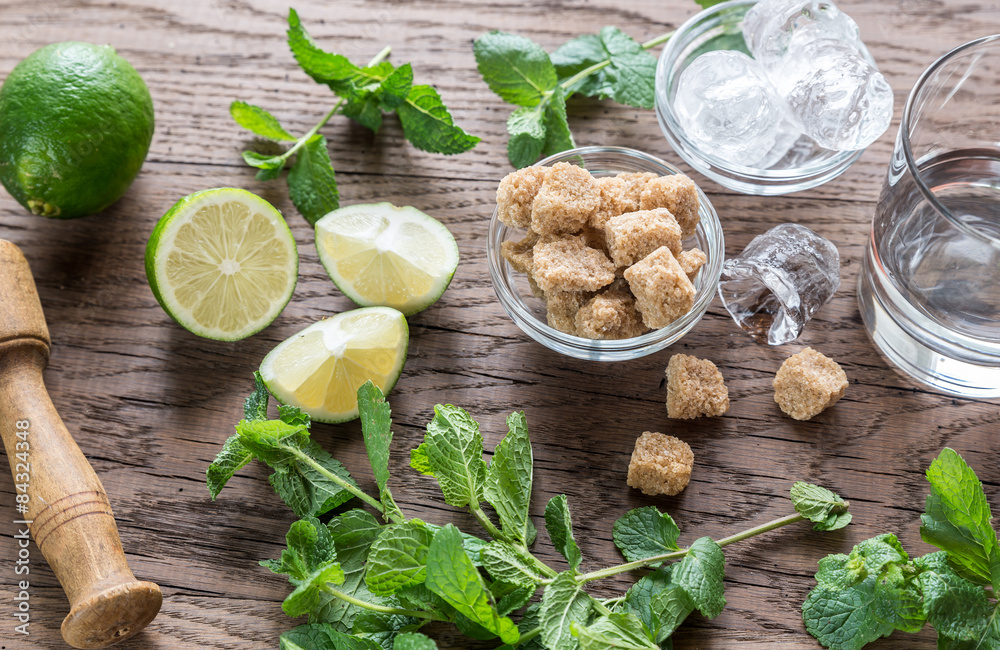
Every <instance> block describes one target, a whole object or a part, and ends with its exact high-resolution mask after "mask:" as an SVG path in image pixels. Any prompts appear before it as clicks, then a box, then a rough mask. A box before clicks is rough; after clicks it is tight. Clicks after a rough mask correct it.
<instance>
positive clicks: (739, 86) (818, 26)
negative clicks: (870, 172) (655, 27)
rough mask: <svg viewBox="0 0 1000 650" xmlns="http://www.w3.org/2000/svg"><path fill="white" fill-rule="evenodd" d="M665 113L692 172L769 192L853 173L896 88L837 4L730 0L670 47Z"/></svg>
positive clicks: (692, 23)
mask: <svg viewBox="0 0 1000 650" xmlns="http://www.w3.org/2000/svg"><path fill="white" fill-rule="evenodd" d="M656 115H657V119H658V120H659V122H660V127H661V128H662V129H663V133H664V135H665V136H666V138H667V140H668V141H669V143H670V145H671V146H672V147H673V148H674V150H675V151H676V152H677V154H678V155H679V156H680V157H681V158H683V159H684V160H685V161H686V162H687V163H688V164H689V165H691V166H692V167H693V168H694V169H697V170H698V171H699V172H701V173H702V174H704V175H705V176H707V177H709V178H711V179H712V180H714V181H716V182H717V183H719V184H720V185H723V186H725V187H728V188H730V189H732V190H735V191H737V192H742V193H745V194H756V195H765V196H771V195H778V194H787V193H790V192H797V191H800V190H804V189H808V188H810V187H815V186H817V185H821V184H822V183H825V182H827V181H829V180H831V179H833V178H836V177H837V176H839V175H840V174H842V173H844V171H846V170H847V168H848V167H850V166H851V165H852V164H853V163H854V162H855V161H856V160H857V159H858V158H860V157H861V154H862V153H863V151H864V148H865V147H867V146H868V145H869V144H871V143H872V142H873V141H875V140H876V139H877V138H878V137H879V136H880V135H882V133H883V132H885V130H886V129H887V128H888V126H889V123H890V122H891V120H892V89H891V88H890V87H889V85H888V83H886V81H885V78H884V77H883V76H882V75H881V74H880V73H879V72H878V68H877V66H876V65H875V61H874V59H872V56H871V54H870V53H869V52H868V49H867V48H866V47H865V46H864V43H862V42H861V38H860V35H859V31H858V27H857V24H856V23H855V22H854V21H853V20H852V19H851V18H850V17H849V16H848V15H847V14H845V13H843V12H842V11H840V10H839V9H837V7H836V6H835V5H834V4H833V3H832V2H829V1H828V0H761V1H760V2H757V1H756V0H730V1H729V2H723V3H721V4H717V5H714V6H712V7H710V8H709V9H706V10H705V11H702V12H701V13H699V14H696V15H695V16H693V17H692V18H691V19H690V20H688V21H687V22H685V23H684V24H683V25H681V27H680V28H678V29H677V31H676V33H675V34H674V36H673V38H671V39H670V41H669V42H668V43H667V45H666V47H665V48H664V50H663V52H662V53H661V55H660V59H659V62H658V64H657V70H656Z"/></svg>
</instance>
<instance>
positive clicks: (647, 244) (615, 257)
mask: <svg viewBox="0 0 1000 650" xmlns="http://www.w3.org/2000/svg"><path fill="white" fill-rule="evenodd" d="M604 233H605V234H606V235H607V241H608V251H609V252H610V253H611V261H612V262H614V263H615V266H616V267H622V266H629V265H632V264H635V263H636V262H638V261H639V260H641V259H642V258H644V257H646V256H647V255H649V254H650V253H652V252H653V251H655V250H656V249H657V248H659V247H661V246H666V247H667V248H669V249H670V252H671V253H673V254H675V255H676V254H678V253H680V252H681V227H680V225H678V223H677V220H676V219H674V215H672V214H671V213H670V210H667V209H666V208H656V209H653V210H640V211H638V212H628V213H626V214H622V215H619V216H617V217H612V218H611V219H609V220H608V222H607V223H606V224H605V226H604Z"/></svg>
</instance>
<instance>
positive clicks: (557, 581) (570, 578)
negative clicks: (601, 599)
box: [539, 571, 593, 650]
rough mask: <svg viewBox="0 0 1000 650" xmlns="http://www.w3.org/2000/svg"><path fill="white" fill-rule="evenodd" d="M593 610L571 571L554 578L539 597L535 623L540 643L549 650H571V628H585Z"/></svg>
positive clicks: (575, 644)
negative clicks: (539, 627)
mask: <svg viewBox="0 0 1000 650" xmlns="http://www.w3.org/2000/svg"><path fill="white" fill-rule="evenodd" d="M592 607H593V604H592V603H591V599H590V596H588V595H587V593H586V592H585V591H583V590H582V589H581V588H580V585H578V584H577V582H576V574H575V572H573V571H565V572H563V573H560V574H559V575H558V576H556V577H555V578H554V579H553V580H552V583H551V584H549V586H547V587H546V588H545V591H544V592H543V593H542V608H541V610H540V612H539V622H540V623H541V627H542V635H541V636H542V640H543V641H544V642H545V646H546V647H547V648H549V649H550V650H572V649H573V648H575V647H576V646H577V642H576V639H575V638H574V637H573V634H572V627H573V624H574V623H576V624H577V625H585V624H586V623H587V619H588V618H589V617H590V611H591V608H592Z"/></svg>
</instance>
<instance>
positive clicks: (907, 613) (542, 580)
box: [208, 68, 992, 650]
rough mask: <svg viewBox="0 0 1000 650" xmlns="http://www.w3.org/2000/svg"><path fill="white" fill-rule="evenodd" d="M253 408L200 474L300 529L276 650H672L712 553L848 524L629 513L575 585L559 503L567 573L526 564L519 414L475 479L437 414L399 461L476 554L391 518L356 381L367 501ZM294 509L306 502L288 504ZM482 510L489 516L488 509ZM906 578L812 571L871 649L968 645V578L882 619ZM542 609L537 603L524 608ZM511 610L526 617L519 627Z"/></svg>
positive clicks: (444, 418)
mask: <svg viewBox="0 0 1000 650" xmlns="http://www.w3.org/2000/svg"><path fill="white" fill-rule="evenodd" d="M321 72H322V73H323V74H326V75H328V76H327V77H326V78H329V79H331V80H333V81H335V82H336V83H346V82H343V81H342V80H339V81H338V80H337V78H335V77H334V75H333V72H335V70H333V69H332V68H326V69H323V68H317V70H316V74H317V75H319V74H320V73H321ZM267 403H268V395H267V390H266V388H265V387H264V385H263V382H262V381H260V378H259V377H257V378H256V382H255V390H254V392H253V393H252V394H251V395H250V397H248V398H247V400H246V404H245V409H244V415H245V416H246V417H245V419H244V420H242V421H241V422H240V424H238V425H237V434H236V435H235V436H233V438H231V439H230V440H229V441H227V442H226V444H225V445H224V448H223V452H222V453H220V455H219V458H217V459H216V461H215V462H214V463H213V464H212V466H211V467H210V468H209V472H208V479H209V489H210V491H211V492H212V494H213V496H215V495H217V494H218V490H220V489H222V486H223V485H224V484H225V480H228V478H229V477H231V476H232V474H233V473H234V472H235V471H236V470H237V469H238V468H239V467H242V465H243V464H245V463H244V460H245V456H247V455H249V456H250V457H252V458H256V459H258V460H261V461H263V462H265V463H267V464H269V465H270V466H271V467H272V468H274V470H275V474H274V475H272V479H271V483H272V485H273V486H274V487H275V490H276V491H277V492H278V494H279V496H281V497H282V498H284V499H285V500H286V501H287V502H288V503H289V505H291V506H292V507H293V509H295V511H296V512H297V513H299V514H300V517H301V519H300V520H299V521H297V522H295V523H294V524H292V526H291V529H290V530H289V532H288V535H287V536H286V542H287V548H285V550H284V551H283V552H282V554H281V557H280V558H279V559H275V560H264V561H263V562H261V564H262V565H263V566H265V567H267V568H268V569H270V570H271V571H274V572H275V573H280V574H284V575H287V576H288V578H289V581H290V582H291V583H292V586H293V587H294V589H293V591H292V592H291V593H290V594H289V596H288V597H287V598H286V599H285V602H284V603H283V605H282V606H283V608H284V610H285V611H286V612H287V613H288V614H289V615H290V616H301V615H307V616H308V621H309V622H308V624H306V625H301V626H299V627H297V628H295V629H293V630H290V631H288V632H286V633H285V634H283V635H282V637H281V641H280V645H281V647H282V648H285V649H286V650H298V649H311V650H342V649H343V648H349V649H352V650H354V649H360V650H376V649H379V648H381V649H386V648H388V649H390V650H410V649H412V650H426V649H430V648H433V647H434V642H433V640H431V639H430V638H429V637H427V636H425V635H423V634H421V633H420V632H419V631H418V630H419V629H420V628H421V627H422V626H423V625H424V624H425V623H427V622H429V621H440V622H447V623H450V624H453V625H454V626H455V627H456V628H457V629H458V630H459V631H460V632H461V633H462V634H464V635H465V636H468V637H470V638H474V639H479V640H487V639H497V640H498V641H499V642H502V643H504V644H505V645H504V646H503V648H505V650H510V648H513V647H518V648H521V649H523V650H542V649H545V648H548V649H553V648H554V649H556V650H576V649H577V648H582V649H593V650H605V649H607V648H631V649H636V648H638V649H648V650H657V649H658V648H662V647H669V646H668V645H667V644H669V638H670V636H671V635H672V634H673V632H674V631H675V630H676V629H677V627H678V626H680V625H681V624H682V623H683V622H684V620H685V619H686V618H687V617H688V616H689V615H690V614H691V613H692V612H694V611H700V612H701V613H702V614H703V615H705V616H706V617H708V618H714V617H716V616H718V615H719V614H720V613H721V611H722V609H723V607H724V606H725V603H726V601H725V595H724V591H725V584H724V579H725V556H724V554H723V550H722V549H723V547H725V546H727V545H729V544H733V543H735V542H739V541H741V540H745V539H748V538H750V537H753V536H755V535H759V534H762V533H765V532H768V531H771V530H775V529H776V528H780V527H781V526H785V525H788V524H791V523H795V522H799V521H806V520H812V521H815V522H817V524H820V523H822V524H824V525H825V526H826V527H828V528H834V527H837V526H843V525H846V523H847V518H846V517H844V516H843V515H844V514H845V512H846V508H847V502H845V501H844V500H843V499H841V498H840V497H839V496H837V495H836V494H834V493H833V492H830V491H828V490H824V489H823V488H819V487H818V486H812V485H808V484H796V486H795V487H794V488H793V495H794V497H795V498H794V501H795V507H796V509H797V510H798V511H799V512H797V513H796V514H791V515H788V516H785V517H782V518H780V519H776V520H774V521H771V522H769V523H766V524H763V525H760V526H756V527H753V528H750V529H748V530H745V531H743V532H740V533H737V534H735V535H731V536H729V537H725V538H722V539H719V540H717V541H716V540H713V539H711V538H708V537H702V538H700V539H696V540H695V541H694V542H693V543H691V544H690V545H689V546H687V547H684V546H682V545H681V544H680V543H679V541H680V530H679V528H678V526H677V524H676V523H675V522H674V520H673V519H672V518H671V517H670V516H669V515H668V514H666V513H662V512H660V511H659V510H657V509H656V508H653V507H645V508H638V509H636V510H632V511H630V512H628V513H626V514H625V515H623V516H622V517H621V518H620V519H619V520H618V521H617V522H616V523H615V525H614V540H615V543H616V544H617V545H618V547H619V548H620V550H621V551H622V554H623V556H624V558H625V559H626V560H627V561H626V562H625V563H623V564H619V565H616V566H611V567H607V568H603V569H598V570H596V571H591V572H588V573H583V572H581V571H580V566H581V563H582V560H583V555H582V552H581V551H580V548H579V546H578V545H577V542H576V539H575V537H574V534H573V521H572V515H571V513H570V507H569V502H568V500H567V498H566V496H565V495H558V496H556V497H554V498H552V499H551V500H550V501H549V503H548V505H547V506H546V508H545V517H544V519H545V526H546V528H547V530H548V534H549V537H550V539H551V540H552V543H553V545H554V546H555V547H556V549H557V550H558V551H559V553H561V554H562V555H563V557H564V558H565V559H566V561H567V563H568V568H567V569H566V570H565V571H562V572H559V571H557V570H556V569H554V568H552V567H550V566H548V565H547V564H545V563H544V562H542V561H541V560H540V559H539V558H538V557H537V556H536V555H535V554H534V553H532V551H531V550H530V546H531V545H532V542H533V541H534V538H535V536H536V535H535V532H536V531H535V526H534V524H533V523H532V521H531V518H530V517H529V515H528V513H529V511H530V498H531V488H532V472H533V468H532V465H533V462H532V450H531V442H530V439H529V434H528V425H527V422H526V419H525V416H524V413H523V412H517V413H512V414H511V415H510V416H509V417H508V418H507V426H508V432H507V435H506V436H505V437H504V438H503V440H502V441H501V442H500V443H499V444H498V445H497V447H496V448H495V449H494V450H493V457H492V461H491V462H490V463H489V464H487V463H486V462H485V461H484V460H483V456H484V454H485V452H486V450H485V449H484V446H483V436H482V434H481V432H480V430H479V424H478V423H477V422H476V420H475V419H474V418H473V417H472V415H471V414H469V413H468V412H467V411H465V410H464V409H461V408H459V407H456V406H452V405H437V406H436V407H435V409H434V417H433V419H432V420H431V422H430V423H429V424H428V425H427V432H426V434H425V436H424V440H423V442H422V444H421V445H420V446H419V447H418V448H417V449H416V450H414V451H413V452H412V454H411V462H412V463H413V464H414V465H415V466H416V467H418V468H419V469H420V470H421V472H422V473H424V474H429V475H430V476H433V477H434V478H435V479H436V481H437V482H438V486H439V487H440V488H441V491H442V495H443V497H444V499H445V502H446V503H448V504H449V505H452V506H454V507H458V508H464V509H468V511H469V512H470V513H471V514H473V515H474V516H475V518H476V519H477V521H479V523H480V524H481V525H482V527H483V529H484V530H485V531H486V533H487V534H488V535H489V536H490V537H492V540H491V541H486V540H484V539H482V538H479V537H475V536H473V535H469V534H468V533H464V532H462V531H460V530H459V529H458V528H457V527H455V526H454V525H452V524H447V525H445V526H437V525H433V524H429V523H425V522H422V521H420V520H419V519H412V518H407V517H406V515H405V514H404V513H403V512H402V510H401V509H400V508H399V506H398V505H397V504H396V501H395V499H394V498H393V496H392V494H391V492H390V489H389V481H390V478H391V477H390V472H389V454H390V447H391V443H392V438H393V436H392V430H391V425H392V421H391V411H390V408H389V404H388V403H387V402H386V400H385V396H384V395H383V394H382V393H381V391H380V390H379V389H378V388H376V387H375V386H374V385H373V384H371V383H370V382H369V383H367V384H365V385H364V386H362V387H361V388H360V389H359V390H358V408H359V412H360V414H361V425H362V433H363V436H364V442H365V448H366V450H367V453H368V459H369V463H370V465H371V469H372V474H373V476H374V478H375V484H376V487H377V489H378V492H379V496H378V498H375V497H373V496H369V495H368V494H366V493H364V492H363V491H361V490H360V489H359V488H358V487H357V485H356V484H355V483H354V481H353V480H352V479H350V476H349V475H348V474H347V472H346V470H344V469H343V468H342V467H340V465H339V463H336V461H335V460H333V459H332V458H331V457H330V456H329V454H327V453H326V452H325V451H324V450H323V449H322V448H320V447H319V445H317V444H316V443H315V442H314V441H312V440H311V439H310V438H309V435H308V434H309V428H310V426H311V422H310V421H309V418H308V416H306V415H304V414H302V413H301V412H299V410H298V409H296V408H291V407H287V406H279V407H278V418H276V419H267V418H268V409H267V405H268V404H267ZM241 450H242V451H241ZM334 463H336V465H334ZM275 476H280V477H282V478H281V479H276V478H275ZM334 478H336V480H334ZM294 481H298V483H297V485H298V487H297V488H296V489H295V491H294V492H293V493H291V494H290V489H289V488H288V487H287V485H288V484H289V483H291V482H294ZM334 490H336V491H334ZM300 493H302V494H305V495H308V498H299V497H298V495H299V494H300ZM333 495H336V498H335V499H333V500H334V501H336V502H338V503H340V502H343V500H346V499H350V498H352V497H358V498H360V499H362V500H363V501H364V502H365V503H366V504H367V505H368V506H369V507H371V508H372V509H374V510H375V511H376V512H377V513H379V515H381V517H382V519H383V520H384V522H385V523H379V521H378V520H377V519H376V518H375V517H374V516H372V515H371V514H369V513H368V512H366V511H365V510H361V509H352V510H348V511H346V512H344V513H341V514H339V515H337V516H335V517H333V518H332V519H330V521H329V522H328V523H327V524H323V523H322V522H320V521H319V519H317V518H316V516H317V515H318V514H321V513H323V512H326V511H327V510H329V509H330V508H331V507H333V506H331V503H332V502H331V499H332V498H333ZM487 505H488V506H491V507H492V509H493V511H494V513H493V515H492V516H491V515H489V514H487V512H486V511H485V510H484V508H485V507H486V506H487ZM493 516H495V517H496V518H497V519H499V521H500V524H499V526H498V525H497V524H495V523H494V521H493ZM893 540H894V538H893ZM907 561H908V560H907V558H906V557H905V553H903V552H902V550H901V548H899V547H898V543H896V542H893V541H892V540H889V539H886V540H878V541H877V542H874V543H872V544H869V545H866V546H864V547H862V548H859V549H856V553H855V554H854V555H853V556H851V557H849V556H838V558H837V559H836V560H834V561H830V560H827V561H824V562H825V563H826V564H825V565H824V566H825V567H826V568H825V569H824V571H825V573H824V574H823V576H824V577H823V580H824V582H823V584H824V585H825V586H826V587H827V588H829V589H831V590H834V593H839V592H837V591H836V590H840V591H846V592H847V593H849V594H850V596H851V597H852V598H854V600H851V601H850V603H851V604H852V605H857V607H856V609H859V611H861V614H860V616H862V617H864V616H866V615H867V614H866V613H865V612H868V611H869V610H871V608H879V607H881V608H882V609H876V610H875V611H876V612H877V614H878V615H879V616H882V617H883V618H884V617H886V616H889V614H891V615H892V616H894V617H895V618H894V619H893V620H894V621H896V620H898V621H901V622H900V623H899V624H898V625H897V624H896V623H893V626H894V627H890V628H886V627H884V626H883V627H878V628H876V629H874V630H873V631H872V632H871V633H872V634H874V633H877V634H883V633H886V631H887V630H888V631H891V629H894V628H895V627H901V626H912V625H913V624H914V622H915V621H917V620H919V621H921V622H922V620H923V619H924V618H929V617H933V619H934V620H938V621H941V625H942V626H944V625H946V624H947V625H948V626H949V627H948V629H949V630H950V633H951V634H953V635H954V638H956V639H959V638H964V637H965V636H968V629H970V628H969V626H965V627H963V620H964V619H963V620H954V616H953V610H954V609H955V608H957V607H958V606H959V605H956V604H954V603H955V602H960V603H961V604H962V606H964V607H967V608H968V609H969V611H975V612H977V614H976V615H977V616H979V619H977V621H978V620H980V619H983V618H984V617H986V616H987V615H988V614H990V613H991V612H992V610H991V609H990V608H989V607H984V606H983V603H982V598H980V597H979V596H977V595H976V594H975V593H966V592H967V591H968V590H965V591H962V590H956V589H955V588H954V587H955V585H956V584H958V583H957V582H956V581H963V580H965V579H964V578H962V577H961V576H959V575H958V574H957V573H955V572H954V570H952V569H951V568H950V565H948V564H942V563H941V562H940V561H939V562H937V563H936V564H933V566H932V564H931V563H930V560H928V568H926V569H924V570H923V572H922V573H919V575H920V576H921V579H922V580H923V581H924V582H925V583H926V586H925V587H923V588H924V590H925V592H931V591H935V593H939V594H940V596H939V599H938V600H937V601H936V603H937V605H936V606H935V608H934V609H933V611H932V612H930V613H924V612H923V611H922V610H921V609H920V607H919V605H920V603H915V602H909V609H902V608H901V609H900V611H898V612H896V611H895V610H893V611H892V612H890V613H889V614H887V613H886V611H883V610H885V603H886V602H896V601H899V600H900V598H897V596H899V594H901V593H903V592H904V591H905V590H906V589H910V588H911V587H912V585H914V584H916V582H917V579H916V576H918V572H917V571H915V570H911V569H907V570H905V571H904V570H903V569H901V568H900V567H903V566H909V565H907V564H906V563H907ZM650 569H652V572H651V573H649V574H648V575H645V576H643V577H641V578H640V579H639V580H638V581H637V582H636V583H635V584H634V585H633V586H632V587H631V588H630V589H629V590H628V591H627V592H626V593H625V594H624V595H622V596H620V597H618V598H611V599H603V600H602V599H598V598H595V597H594V596H592V595H591V594H590V593H589V592H588V590H587V584H588V583H590V582H592V581H595V580H600V579H603V578H607V577H610V576H615V575H619V574H623V573H627V572H630V571H636V570H650ZM932 569H933V571H932ZM887 576H889V577H891V579H892V580H894V581H895V582H892V581H887V580H888V579H887ZM837 581H840V582H837ZM866 581H867V582H866ZM875 582H878V584H877V585H875V584H874V583H875ZM969 584H971V583H969ZM973 587H974V588H975V589H979V591H980V592H982V591H983V590H982V588H981V587H977V586H975V585H973ZM866 589H867V590H869V591H868V592H866V591H865V590H866ZM887 589H888V590H891V591H888V592H886V591H885V590H887ZM873 590H874V591H873ZM539 592H541V596H540V599H539V600H538V602H536V603H535V604H532V605H529V602H530V601H531V600H532V598H533V597H535V596H536V595H537V594H538V593H539ZM869 592H870V593H869ZM869 595H870V596H871V597H870V598H869V600H868V601H864V598H865V597H868V596H869ZM859 599H860V600H859ZM894 599H895V600H894ZM866 602H867V605H866ZM822 605H823V606H824V607H826V608H827V609H826V610H824V611H825V612H826V613H825V614H824V615H828V616H835V615H837V612H836V611H834V610H833V609H831V608H830V607H829V603H826V602H824V603H822ZM866 606H867V607H868V608H869V609H865V607H866ZM525 608H526V609H525ZM890 609H891V608H890ZM519 610H523V613H522V614H521V616H520V622H519V623H515V622H514V621H515V620H516V613H517V612H518V611H519ZM511 615H514V616H515V618H511ZM855 616H859V615H858V614H855ZM976 624H978V623H976ZM973 627H974V625H973ZM907 629H908V628H907ZM978 629H979V628H976V630H977V631H978ZM963 635H964V636H963ZM868 636H871V634H868V635H867V636H865V637H864V638H867V637H868Z"/></svg>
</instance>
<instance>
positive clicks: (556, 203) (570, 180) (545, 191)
mask: <svg viewBox="0 0 1000 650" xmlns="http://www.w3.org/2000/svg"><path fill="white" fill-rule="evenodd" d="M600 204H601V190H600V188H599V187H598V185H597V182H596V179H594V177H593V176H591V175H590V172H588V171H587V170H586V169H584V168H582V167H579V166H577V165H573V164H570V163H566V162H561V163H556V164H555V165H553V166H552V167H550V168H548V170H547V171H546V172H545V180H544V181H542V186H541V187H540V188H539V189H538V194H536V195H535V200H534V201H533V202H532V205H531V229H532V230H534V231H535V232H537V233H538V234H539V235H553V234H566V233H576V232H579V231H580V229H581V228H582V227H583V224H585V223H587V221H588V219H590V216H591V215H592V214H593V213H594V211H595V210H597V208H598V207H600Z"/></svg>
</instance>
